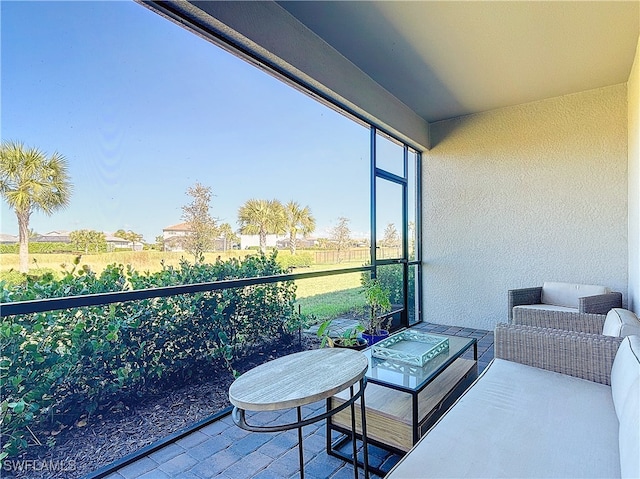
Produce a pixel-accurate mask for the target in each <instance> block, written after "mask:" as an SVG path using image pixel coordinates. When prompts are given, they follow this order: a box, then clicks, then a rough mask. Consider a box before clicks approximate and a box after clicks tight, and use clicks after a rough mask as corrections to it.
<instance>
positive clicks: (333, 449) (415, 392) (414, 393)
mask: <svg viewBox="0 0 640 479" xmlns="http://www.w3.org/2000/svg"><path fill="white" fill-rule="evenodd" d="M465 339H469V340H471V344H469V345H468V346H467V347H465V348H463V349H462V350H460V351H459V352H458V353H457V354H455V355H454V356H452V357H451V358H450V360H449V361H447V363H445V364H443V365H442V366H441V367H440V368H438V369H437V370H436V371H435V373H434V374H433V377H432V378H431V379H430V380H429V381H426V382H425V383H424V384H423V385H421V386H420V388H416V389H412V388H407V387H404V386H401V385H397V384H391V383H388V382H385V381H381V380H378V379H375V378H370V377H369V378H366V379H367V381H369V382H371V383H372V384H378V385H380V386H384V387H387V388H390V389H395V390H398V391H402V392H405V393H408V394H410V395H411V398H412V416H413V418H412V421H413V424H414V427H413V443H414V444H415V443H416V442H418V439H419V438H420V434H419V427H418V424H419V421H418V396H419V394H420V392H422V391H423V390H424V389H425V388H426V387H427V386H428V385H429V384H430V383H431V382H432V381H433V380H434V379H435V378H436V377H438V376H439V375H440V374H442V372H443V371H444V370H445V369H446V368H447V367H448V366H449V365H450V364H452V363H453V362H454V361H455V360H456V359H458V358H460V357H462V356H463V355H464V354H465V353H466V352H467V351H468V350H469V349H470V348H471V347H472V346H473V359H474V361H476V362H477V361H478V340H477V339H476V338H465ZM362 399H363V401H362V402H364V395H363V398H362ZM329 407H331V398H328V399H327V408H329ZM336 412H337V411H336ZM334 414H335V413H334ZM362 417H363V426H364V422H365V421H364V416H362ZM351 422H352V430H353V429H354V422H355V417H354V415H353V412H352V414H351ZM326 428H327V433H326V436H327V453H328V454H329V455H331V456H334V457H337V458H339V459H343V460H350V459H351V458H350V457H349V456H348V455H346V454H344V453H343V452H341V451H340V450H339V449H338V448H340V447H341V446H343V445H344V444H345V443H346V442H347V441H349V440H350V439H351V440H352V438H350V437H349V436H343V437H341V438H338V439H337V440H335V441H333V440H332V439H331V431H337V432H341V433H344V430H343V428H342V427H340V426H337V425H335V424H333V425H332V424H331V421H330V420H328V421H327V424H326ZM366 434H367V433H366V429H365V428H364V427H363V429H362V434H356V437H362V438H365V436H366ZM352 436H353V434H352ZM365 441H366V442H370V443H372V444H374V445H376V446H379V447H381V448H383V449H386V450H389V451H391V452H394V453H397V454H400V455H404V454H406V452H405V451H402V450H400V449H397V448H396V447H393V446H390V445H388V444H384V443H381V442H379V441H376V440H373V439H371V438H365V440H363V443H364V442H365ZM353 449H354V451H355V449H356V447H355V442H354V447H353ZM365 453H366V449H365ZM354 457H355V452H354ZM367 460H368V458H367ZM368 467H369V469H370V470H371V471H372V472H374V473H375V474H378V475H381V476H384V475H385V474H386V473H385V472H384V471H382V470H380V469H379V468H376V467H370V466H368Z"/></svg>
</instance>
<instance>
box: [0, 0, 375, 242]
mask: <svg viewBox="0 0 640 479" xmlns="http://www.w3.org/2000/svg"><path fill="white" fill-rule="evenodd" d="M0 8H1V21H2V25H1V26H2V29H1V30H2V37H1V41H2V44H1V47H2V52H1V53H2V59H1V61H2V70H1V75H2V77H1V124H0V134H1V137H2V140H16V141H22V142H24V143H25V145H26V146H35V147H38V148H40V149H41V150H43V151H45V152H47V153H53V152H54V151H57V152H59V153H61V154H62V155H64V156H65V157H66V158H67V160H68V161H69V165H70V175H71V180H72V183H73V184H74V192H73V196H72V198H71V204H70V206H69V207H68V208H67V209H65V210H62V211H59V212H56V213H54V214H53V216H51V217H47V216H45V215H43V214H42V213H35V214H34V215H33V216H32V218H31V223H30V227H31V228H32V229H34V230H35V231H37V232H38V233H46V232H48V231H52V230H70V231H72V230H76V229H95V230H100V231H107V232H112V231H115V230H117V229H120V228H123V229H127V230H128V229H132V230H133V231H135V232H138V233H141V234H143V235H144V237H145V240H146V241H149V242H153V240H154V238H155V237H156V236H158V235H160V234H161V233H162V228H163V227H165V226H169V225H172V224H175V223H180V222H181V221H182V220H181V214H182V210H181V206H183V205H185V204H187V203H188V202H189V201H190V198H189V197H188V196H187V195H186V190H187V188H188V187H189V186H192V185H193V184H194V183H195V182H196V181H199V182H200V183H202V184H204V185H206V186H209V187H211V189H212V193H213V194H214V195H215V196H214V198H213V200H212V203H211V214H212V216H214V217H217V218H219V219H220V221H221V222H228V223H230V224H231V226H232V227H233V228H234V229H235V228H236V227H237V223H236V218H237V210H238V208H239V207H240V206H241V205H242V204H243V203H244V202H245V201H246V200H248V199H250V198H265V199H272V198H277V199H279V200H281V201H283V202H287V201H289V200H295V201H298V202H300V203H301V204H302V205H303V206H304V205H308V206H309V207H310V208H311V210H312V212H313V214H314V216H315V217H316V220H317V225H318V228H317V231H316V233H315V236H327V235H328V230H329V229H330V228H332V227H333V226H335V224H336V223H337V219H338V217H339V216H346V217H348V218H349V219H350V220H351V223H350V227H351V230H352V231H353V232H354V236H356V235H359V234H364V233H367V232H368V220H369V179H368V164H369V131H368V129H366V128H364V127H362V126H360V125H358V124H356V123H354V122H353V121H351V120H349V119H347V118H345V117H343V116H342V115H340V114H338V113H336V112H334V111H333V110H331V109H329V108H327V107H325V106H323V105H321V104H319V103H318V102H316V101H315V100H313V99H311V98H309V97H307V96H306V95H304V94H302V93H300V92H298V91H296V90H295V89H293V88H291V87H290V86H288V85H285V84H284V83H282V82H280V81H279V80H276V79H274V78H272V77H271V76H269V75H267V74H266V73H264V72H262V71H260V70H258V69H257V68H255V67H253V66H251V65H249V64H247V63H246V62H244V61H242V60H240V59H238V58H236V57H234V56H233V55H230V54H229V53H226V52H224V51H223V50H222V49H220V48H218V47H217V46H215V45H212V44H210V43H208V42H206V41H204V40H203V39H201V38H199V37H197V36H196V35H194V34H192V33H190V32H188V31H186V30H184V29H183V28H181V27H179V26H177V25H175V24H173V23H172V22H170V21H168V20H166V19H164V18H162V17H160V16H159V15H157V14H155V13H153V12H151V11H149V10H147V9H146V8H145V7H143V6H141V5H138V4H136V3H133V2H126V1H111V2H93V1H84V2H82V1H81V2H55V1H48V2H28V1H19V2H13V1H6V0H3V1H2V2H0ZM1 215H2V216H1V217H0V232H2V233H8V234H17V230H18V228H17V222H16V219H15V215H14V213H13V212H12V211H11V210H10V209H9V208H8V207H7V205H6V203H5V202H4V200H3V201H2V209H1Z"/></svg>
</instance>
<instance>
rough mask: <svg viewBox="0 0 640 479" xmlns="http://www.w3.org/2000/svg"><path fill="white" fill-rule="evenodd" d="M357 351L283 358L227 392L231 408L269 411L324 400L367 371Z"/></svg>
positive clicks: (245, 376)
mask: <svg viewBox="0 0 640 479" xmlns="http://www.w3.org/2000/svg"><path fill="white" fill-rule="evenodd" d="M368 364H369V363H368V361H367V358H366V357H365V356H364V354H362V353H361V352H359V351H354V350H352V349H342V348H324V349H313V350H309V351H302V352H300V353H295V354H290V355H288V356H283V357H281V358H278V359H274V360H273V361H269V362H267V363H265V364H262V365H260V366H257V367H255V368H254V369H252V370H250V371H248V372H246V373H244V374H243V375H242V376H240V377H239V378H238V379H236V380H235V381H234V382H233V384H232V385H231V387H230V388H229V400H230V401H231V404H233V405H234V406H236V407H238V408H240V409H245V410H249V411H272V410H276V409H286V408H293V407H298V406H303V405H305V404H310V403H312V402H315V401H319V400H321V399H326V398H328V397H331V396H333V395H334V394H336V393H338V392H340V391H342V390H344V389H346V388H348V387H349V386H351V385H353V384H355V383H356V382H357V381H359V380H360V379H362V377H363V376H364V375H365V373H366V371H367V367H368Z"/></svg>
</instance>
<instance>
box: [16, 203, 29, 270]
mask: <svg viewBox="0 0 640 479" xmlns="http://www.w3.org/2000/svg"><path fill="white" fill-rule="evenodd" d="M16 216H17V218H18V241H19V242H20V272H21V273H28V272H29V215H28V214H25V213H16Z"/></svg>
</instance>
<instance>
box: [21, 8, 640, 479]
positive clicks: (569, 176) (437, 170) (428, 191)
mask: <svg viewBox="0 0 640 479" xmlns="http://www.w3.org/2000/svg"><path fill="white" fill-rule="evenodd" d="M140 3H141V4H142V5H144V6H146V7H148V8H149V9H151V10H153V11H155V12H157V13H158V14H160V15H163V16H165V17H166V18H167V20H168V21H174V22H177V23H178V24H179V25H181V26H183V27H184V28H186V29H188V30H190V31H192V32H193V33H194V34H197V35H200V36H202V37H203V38H205V39H207V40H209V41H211V42H212V44H214V45H217V46H219V47H222V48H224V49H226V50H228V51H230V52H231V53H233V54H235V55H238V56H240V57H241V58H244V59H246V60H247V61H249V62H250V63H253V64H255V65H256V66H257V67H259V68H262V69H264V70H266V71H267V72H268V73H270V74H273V75H274V76H276V77H277V78H280V79H281V80H283V81H284V82H286V83H288V84H291V85H292V86H294V87H295V88H298V89H300V90H301V91H303V92H305V93H308V94H309V95H311V96H312V97H314V98H316V99H318V100H319V101H321V102H322V103H323V104H325V105H327V106H328V107H330V108H333V109H336V110H338V111H341V112H345V114H347V115H349V116H350V117H353V118H354V119H355V120H357V121H359V122H363V123H364V124H366V125H369V126H370V127H371V128H372V130H371V132H372V133H371V135H372V140H371V141H372V145H375V143H376V140H375V138H376V135H377V134H380V135H383V136H384V137H385V138H386V137H388V138H390V139H393V141H396V142H398V143H399V144H401V145H403V146H402V148H403V149H404V151H405V153H404V158H405V172H404V173H405V176H403V175H394V174H389V172H387V171H386V170H384V171H379V172H377V174H376V166H375V159H374V160H373V161H374V163H373V164H374V167H373V170H374V173H373V174H372V177H371V184H372V190H374V191H375V189H376V181H391V182H394V184H398V185H403V186H404V187H405V188H406V186H407V184H408V183H410V182H411V181H412V180H411V179H410V178H407V176H409V175H407V171H406V169H407V168H406V165H411V164H413V163H411V161H414V160H415V164H418V165H420V166H419V168H417V169H415V170H414V171H417V172H418V177H417V178H415V179H414V184H416V185H417V187H416V191H418V192H420V195H419V197H418V198H415V201H414V202H413V203H412V205H413V207H414V213H412V210H411V207H407V206H406V205H407V204H409V201H408V200H407V196H406V195H407V192H406V190H403V191H404V193H403V195H405V196H403V198H404V200H403V209H402V218H403V223H404V224H403V227H404V228H405V229H404V231H405V232H406V234H405V238H406V239H405V241H406V243H405V245H404V250H405V254H404V255H403V256H402V257H401V258H385V257H376V253H375V252H372V254H371V256H372V258H373V261H372V264H373V265H374V267H376V268H384V267H389V266H391V267H393V266H394V265H398V264H400V265H402V266H401V267H402V268H403V275H404V279H403V285H404V288H405V296H410V297H409V299H406V300H405V309H407V310H408V309H409V308H410V303H411V302H412V301H413V303H414V305H415V306H416V307H415V309H412V311H413V316H410V317H409V316H407V314H406V313H405V315H404V316H402V318H400V319H399V321H400V323H401V325H402V326H411V325H413V327H415V328H417V329H419V330H423V331H428V332H435V333H444V334H451V335H454V336H464V337H474V338H476V339H478V342H479V368H480V369H484V367H486V365H487V364H488V362H489V361H490V360H491V359H492V358H493V348H492V345H493V334H492V331H493V328H494V327H495V325H496V324H497V323H501V322H506V321H507V317H508V313H507V290H508V289H513V288H520V287H528V286H534V285H537V284H541V283H542V282H543V281H546V280H556V281H571V282H579V283H594V284H605V285H607V286H609V287H610V288H611V289H613V290H615V291H620V292H622V294H623V307H626V308H628V309H630V310H633V311H635V312H636V314H638V313H640V256H639V251H640V146H639V145H640V5H639V4H638V3H637V2H617V3H611V2H589V3H582V2H560V3H555V2H514V3H511V2H286V1H285V2H271V1H269V2H178V1H169V2H153V1H148V2H140ZM214 45H212V46H211V48H216V46H214ZM372 150H373V153H372V156H373V157H374V158H375V146H372ZM410 155H415V156H414V157H412V158H414V160H411V159H410ZM375 208H376V206H375V198H374V199H373V206H372V223H373V224H374V227H373V229H372V235H373V241H372V245H373V246H372V248H373V249H375V245H376V241H375V235H376V233H377V232H376V228H375V222H376V217H375V211H376V209H375ZM416 212H417V213H416ZM412 214H415V215H416V216H415V218H414V219H415V224H417V232H416V233H414V237H415V238H416V240H417V246H416V248H415V251H416V253H415V255H414V256H411V255H409V253H408V250H409V248H408V243H409V241H410V239H409V236H410V234H411V233H410V230H409V223H410V220H411V218H412V217H411V215H412ZM411 271H413V273H411ZM410 274H413V275H414V276H412V278H413V281H414V283H412V284H414V285H418V289H417V290H416V291H414V292H413V293H410V294H409V292H408V291H407V287H408V284H409V282H410V280H409V279H407V278H408V277H409V275H410ZM185 292H191V290H189V291H187V290H185ZM167 294H169V293H167ZM142 297H143V296H136V295H135V294H134V295H130V296H125V295H122V296H117V295H114V296H113V297H106V298H102V299H97V300H96V299H94V300H89V301H94V302H93V303H91V304H102V303H101V301H103V302H104V303H109V302H118V301H129V300H138V299H141V298H142ZM144 297H148V298H151V297H153V293H152V292H151V293H148V294H147V295H146V296H144ZM60 304H63V303H60ZM63 306H64V305H63ZM77 306H82V305H81V304H73V305H70V307H77ZM46 307H47V306H46V305H44V306H41V307H40V308H41V309H40V310H43V309H42V308H45V309H46ZM15 314H21V313H20V307H16V309H15ZM322 407H324V404H318V405H317V407H316V409H318V408H322ZM311 409H313V408H311ZM311 409H310V411H309V412H311ZM324 434H325V432H324V428H323V427H322V425H318V426H314V427H310V428H309V429H308V430H305V435H306V438H307V439H308V441H307V442H306V443H305V444H307V445H308V454H307V456H308V458H309V463H308V466H309V468H308V469H307V475H308V477H318V478H320V477H335V478H342V477H345V478H346V477H353V469H352V468H351V466H350V465H348V464H345V463H344V462H343V461H340V460H338V459H336V458H333V457H330V456H327V455H326V453H325V452H324V448H325V437H324ZM295 446H296V437H295V435H294V433H293V432H289V433H281V434H278V435H266V434H265V435H263V434H257V433H246V432H244V431H242V430H240V429H238V428H237V427H236V426H235V425H233V423H232V421H231V419H230V417H229V416H228V415H222V416H221V417H220V418H216V419H215V420H212V421H211V422H210V423H208V424H206V425H203V426H202V428H199V429H194V430H192V431H191V430H190V431H189V432H188V433H185V434H184V435H180V436H177V437H172V438H167V440H166V441H162V442H161V443H158V444H155V445H154V447H153V448H151V449H150V450H148V451H142V453H141V454H139V455H136V456H135V457H130V458H125V459H124V460H123V461H121V462H118V463H116V464H113V465H111V466H109V467H107V468H104V469H103V470H101V471H96V472H95V473H94V474H91V475H90V476H89V477H108V478H111V479H122V478H126V479H130V478H158V479H161V478H164V477H179V478H191V477H193V478H205V477H229V478H234V479H235V478H245V477H246V478H269V477H274V478H275V477H297V476H298V469H297V457H296V455H295ZM372 456H373V460H374V461H377V464H378V465H379V466H381V468H382V469H383V470H388V469H389V468H391V467H392V466H393V464H395V462H397V460H398V458H399V457H398V456H397V455H393V454H390V453H388V452H387V451H384V450H382V449H379V450H378V449H375V448H374V450H373V452H372ZM239 457H241V458H239Z"/></svg>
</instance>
